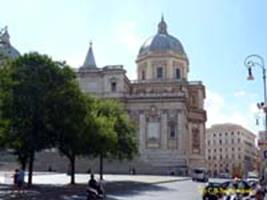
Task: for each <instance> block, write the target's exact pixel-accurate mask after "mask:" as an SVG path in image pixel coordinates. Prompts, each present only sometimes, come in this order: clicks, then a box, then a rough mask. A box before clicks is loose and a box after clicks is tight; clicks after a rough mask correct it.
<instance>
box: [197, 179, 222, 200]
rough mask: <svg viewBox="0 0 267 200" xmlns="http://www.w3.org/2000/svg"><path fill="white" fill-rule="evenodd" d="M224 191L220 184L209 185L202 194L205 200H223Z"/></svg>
mask: <svg viewBox="0 0 267 200" xmlns="http://www.w3.org/2000/svg"><path fill="white" fill-rule="evenodd" d="M222 198H223V190H222V187H221V184H220V183H208V185H207V186H206V187H205V188H204V190H203V193H202V199H203V200H221V199H222Z"/></svg>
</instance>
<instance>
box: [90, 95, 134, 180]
mask: <svg viewBox="0 0 267 200" xmlns="http://www.w3.org/2000/svg"><path fill="white" fill-rule="evenodd" d="M93 119H95V121H96V122H95V124H96V127H95V128H94V130H95V131H94V133H95V136H94V137H93V138H94V139H93V140H94V145H95V147H94V148H93V149H94V155H95V156H99V162H100V166H99V171H100V179H103V159H104V158H107V157H117V158H119V159H123V158H127V159H131V158H133V156H134V155H135V154H136V153H137V140H136V129H135V126H134V125H133V123H132V122H131V121H130V119H129V117H128V116H127V114H126V112H125V110H124V108H123V106H122V105H121V104H120V103H118V102H117V101H113V100H97V101H96V108H95V116H94V117H93Z"/></svg>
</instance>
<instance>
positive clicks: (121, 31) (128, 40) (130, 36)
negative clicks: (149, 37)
mask: <svg viewBox="0 0 267 200" xmlns="http://www.w3.org/2000/svg"><path fill="white" fill-rule="evenodd" d="M113 37H114V39H115V40H117V41H118V42H119V43H120V44H122V45H124V46H125V47H126V48H127V49H128V50H129V51H131V52H133V53H136V52H137V51H138V48H139V47H140V44H141V43H142V40H143V38H142V37H140V36H139V35H138V32H137V28H136V24H135V23H134V22H131V21H124V22H122V23H119V24H118V26H117V27H115V29H114V32H113Z"/></svg>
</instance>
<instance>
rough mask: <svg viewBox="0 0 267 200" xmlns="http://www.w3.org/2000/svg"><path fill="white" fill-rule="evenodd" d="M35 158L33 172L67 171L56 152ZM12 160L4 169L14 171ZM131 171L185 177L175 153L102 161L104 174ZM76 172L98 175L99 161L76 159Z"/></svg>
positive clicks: (159, 153) (184, 169)
mask: <svg viewBox="0 0 267 200" xmlns="http://www.w3.org/2000/svg"><path fill="white" fill-rule="evenodd" d="M35 157H36V159H35V162H34V170H35V171H48V170H49V168H51V169H52V170H53V171H57V172H61V173H67V171H68V168H69V167H68V166H69V161H68V159H67V158H66V157H63V156H60V155H59V154H58V153H57V152H49V151H43V152H40V153H37V154H36V156H35ZM13 160H14V159H12V162H7V163H5V169H7V168H10V169H11V170H13V169H14V164H15V162H14V161H13ZM8 166H9V167H8ZM0 168H1V165H0ZM131 169H135V172H136V174H158V175H169V174H171V173H172V172H173V173H174V174H176V175H186V162H185V160H184V159H183V158H181V157H179V156H177V154H175V153H172V152H157V151H153V152H147V153H146V154H144V156H142V158H135V159H134V160H132V161H127V160H123V161H119V160H114V159H113V160H112V159H104V173H106V174H108V173H111V174H129V173H130V170H131ZM76 172H77V173H88V172H94V173H98V172H99V159H89V158H78V159H77V161H76Z"/></svg>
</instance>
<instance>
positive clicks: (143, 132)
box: [139, 112, 146, 153]
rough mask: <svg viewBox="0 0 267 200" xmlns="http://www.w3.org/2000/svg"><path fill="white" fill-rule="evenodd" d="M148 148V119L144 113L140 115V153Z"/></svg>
mask: <svg viewBox="0 0 267 200" xmlns="http://www.w3.org/2000/svg"><path fill="white" fill-rule="evenodd" d="M145 148H146V117H145V113H144V112H140V113H139V150H140V153H142V152H143V151H144V149H145Z"/></svg>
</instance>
